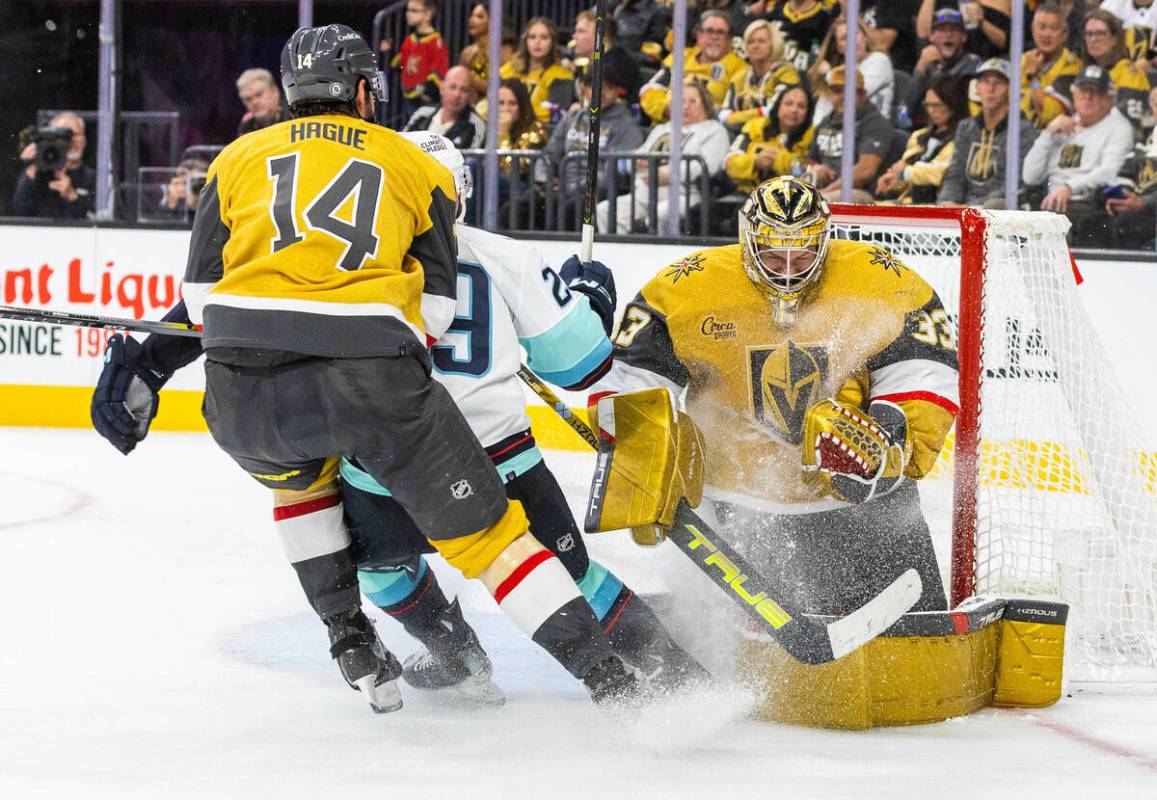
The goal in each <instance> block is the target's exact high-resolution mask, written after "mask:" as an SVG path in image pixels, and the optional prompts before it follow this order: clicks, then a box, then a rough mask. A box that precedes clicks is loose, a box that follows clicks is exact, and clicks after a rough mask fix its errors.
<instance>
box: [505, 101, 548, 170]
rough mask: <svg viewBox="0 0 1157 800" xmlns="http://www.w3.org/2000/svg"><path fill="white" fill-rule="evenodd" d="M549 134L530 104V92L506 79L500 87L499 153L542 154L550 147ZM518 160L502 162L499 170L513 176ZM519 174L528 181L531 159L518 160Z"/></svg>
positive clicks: (510, 157) (507, 158)
mask: <svg viewBox="0 0 1157 800" xmlns="http://www.w3.org/2000/svg"><path fill="white" fill-rule="evenodd" d="M546 141H547V136H546V130H545V129H544V128H543V127H542V123H540V122H539V121H538V117H537V116H536V115H535V113H534V108H533V106H531V104H530V92H529V91H528V90H527V88H526V84H525V83H523V82H522V81H521V80H519V79H518V78H506V79H504V80H503V81H502V83H500V84H499V86H498V149H499V151H503V150H541V149H542V148H543V147H545V146H546ZM514 161H515V159H514V157H513V156H503V157H502V158H500V159H499V160H498V165H499V169H501V171H502V173H503V174H505V175H509V174H510V173H511V172H512V170H513V168H514ZM518 162H519V163H518V173H519V174H520V175H521V176H523V177H524V178H525V177H526V176H527V175H529V174H530V166H531V165H530V163H529V160H528V159H518Z"/></svg>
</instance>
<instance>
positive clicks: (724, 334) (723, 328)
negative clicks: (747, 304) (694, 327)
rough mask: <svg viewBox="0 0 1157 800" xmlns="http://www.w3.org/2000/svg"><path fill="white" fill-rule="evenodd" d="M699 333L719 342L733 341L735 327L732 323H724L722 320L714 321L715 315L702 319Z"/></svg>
mask: <svg viewBox="0 0 1157 800" xmlns="http://www.w3.org/2000/svg"><path fill="white" fill-rule="evenodd" d="M699 332H700V333H702V334H703V335H704V336H708V337H710V338H712V339H714V340H715V341H717V342H719V341H723V340H725V339H734V338H735V335H736V327H735V323H734V322H724V321H723V320H719V319H716V318H715V315H714V314H712V315H710V316H707V317H704V318H703V323H702V324H701V325H700V326H699Z"/></svg>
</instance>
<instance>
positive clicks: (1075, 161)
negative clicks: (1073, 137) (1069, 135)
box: [1057, 144, 1085, 169]
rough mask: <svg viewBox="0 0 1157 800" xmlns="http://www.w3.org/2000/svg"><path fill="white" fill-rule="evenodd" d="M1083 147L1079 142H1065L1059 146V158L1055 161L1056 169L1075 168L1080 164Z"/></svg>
mask: <svg viewBox="0 0 1157 800" xmlns="http://www.w3.org/2000/svg"><path fill="white" fill-rule="evenodd" d="M1084 153H1085V148H1084V147H1083V146H1082V145H1079V144H1066V145H1065V146H1064V147H1062V148H1061V160H1060V161H1059V162H1057V168H1058V169H1076V168H1077V167H1079V166H1080V165H1081V159H1082V158H1083V156H1084Z"/></svg>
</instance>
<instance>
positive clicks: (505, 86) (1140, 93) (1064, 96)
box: [17, 0, 1157, 249]
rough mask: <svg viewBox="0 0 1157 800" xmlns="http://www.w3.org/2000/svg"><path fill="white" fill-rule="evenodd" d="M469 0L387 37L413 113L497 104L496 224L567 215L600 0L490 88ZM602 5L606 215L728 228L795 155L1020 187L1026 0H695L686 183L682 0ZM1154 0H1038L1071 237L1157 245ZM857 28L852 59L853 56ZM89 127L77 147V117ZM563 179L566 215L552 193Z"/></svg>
mask: <svg viewBox="0 0 1157 800" xmlns="http://www.w3.org/2000/svg"><path fill="white" fill-rule="evenodd" d="M462 2H463V3H465V4H468V7H469V9H470V11H469V15H468V17H467V18H466V33H467V36H466V39H465V40H466V41H467V44H466V45H465V46H464V47H462V48H460V51H459V52H451V50H450V48H449V47H448V46H447V43H446V39H444V38H443V36H442V34H441V33H440V32H439V16H438V14H439V10H440V9H442V8H444V7H445V4H444V3H443V2H442V1H441V0H408V2H407V3H406V5H405V9H404V14H405V23H406V26H407V29H408V34H407V35H406V36H405V37H404V38H403V39H402V40H401V41H391V40H389V39H383V40H382V41H381V42H380V44H379V47H380V51H381V54H382V62H383V64H384V65H386V66H387V68H388V69H390V70H393V71H394V73H395V75H396V78H397V84H398V85H399V86H400V87H401V97H398V98H396V99H395V102H396V103H398V104H401V105H400V108H401V109H402V110H403V111H404V114H403V115H402V116H401V117H400V118H399V127H405V128H406V129H411V130H412V129H427V130H432V131H436V132H438V133H441V134H443V135H445V136H447V137H448V138H450V139H451V140H452V141H453V142H454V143H455V144H456V145H457V146H458V147H459V148H461V149H463V150H466V151H474V152H475V153H477V152H478V151H480V150H481V149H482V148H483V147H484V146H485V141H486V119H487V111H488V108H487V106H488V104H489V102H495V103H497V119H498V125H499V130H498V132H497V140H498V143H499V148H500V155H501V158H500V161H499V165H500V166H499V168H500V171H501V173H502V175H501V177H500V197H499V201H500V203H501V205H502V211H501V213H500V214H499V224H500V226H505V227H519V226H525V227H531V228H536V229H551V228H560V229H573V228H574V227H577V224H578V214H577V209H578V204H579V203H578V201H579V200H581V196H582V192H583V191H584V187H585V168H584V167H583V166H582V159H583V158H585V153H586V149H587V135H588V126H589V115H588V114H587V113H586V105H587V104H588V103H589V97H590V92H591V86H590V72H591V69H590V66H591V57H592V54H593V51H594V43H595V15H594V12H593V10H584V11H581V12H580V13H578V15H577V16H576V17H575V18H572V19H552V18H549V17H546V16H542V17H534V18H531V19H530V20H529V21H528V22H526V24H525V25H523V26H522V28H521V30H517V31H516V30H513V29H510V28H505V29H504V30H503V35H502V37H501V38H502V42H503V44H502V48H501V51H500V53H499V54H498V58H497V62H498V64H499V77H500V83H499V89H498V96H497V97H495V98H488V97H487V96H486V94H487V88H488V78H489V72H488V70H489V68H490V65H491V61H490V57H489V53H488V48H489V30H490V14H489V9H488V6H487V4H486V3H485V2H478V3H474V2H472V0H462ZM607 5H608V11H609V15H608V19H607V20H606V21H605V48H604V56H603V68H602V79H603V84H602V96H603V105H602V112H601V141H600V147H601V149H602V151H603V152H604V153H613V154H615V157H614V158H611V159H608V160H607V162H606V164H605V166H606V168H605V169H603V170H602V175H601V177H600V180H601V181H602V183H601V184H600V189H599V200H600V202H599V205H598V210H597V222H598V226H599V229H600V230H601V231H603V232H649V233H658V232H662V231H665V230H666V219H667V217H668V215H669V213H671V209H672V208H673V207H674V205H675V204H676V203H678V204H679V206H680V207H681V211H680V216H681V219H683V221H684V225H685V227H684V230H685V231H687V232H690V233H696V234H718V235H730V234H731V233H732V232H733V231H732V230H731V229H729V227H728V226H729V225H733V224H734V220H733V217H734V214H733V213H732V212H733V210H734V208H735V204H736V203H737V199H738V198H741V197H742V194H743V193H744V192H747V191H749V190H750V189H751V188H753V186H754V185H756V184H757V183H758V182H760V181H762V180H765V179H767V178H769V177H772V176H775V175H782V174H794V175H802V176H806V177H807V178H809V179H810V180H812V181H813V182H815V183H816V185H817V186H819V187H820V188H821V190H822V191H823V193H824V194H825V195H826V196H827V197H829V198H831V199H838V198H839V197H840V195H841V193H842V192H843V191H844V190H845V186H846V184H850V186H851V192H852V197H853V199H854V200H855V201H856V202H860V203H899V204H940V205H971V206H982V207H987V208H1003V207H1005V203H1006V198H1005V174H1004V171H1005V163H1006V161H1005V158H1006V145H1007V131H1008V118H1009V114H1010V108H1009V103H1010V80H1011V79H1012V77H1013V76H1014V75H1017V74H1018V73H1017V71H1016V70H1013V69H1012V68H1011V67H1010V64H1009V62H1008V60H1007V59H1008V53H1009V51H1010V36H1011V19H1010V14H1011V4H1010V0H861V3H860V17H859V19H857V20H849V19H847V17H846V15H845V9H844V6H843V4H842V3H841V2H840V0H757V2H754V3H748V2H744V1H743V0H689V2H688V11H689V15H688V20H689V23H688V40H687V42H686V49H685V57H684V63H683V70H682V72H683V75H684V79H685V84H686V85H685V86H684V87H682V88H683V90H682V92H681V95H682V103H681V108H680V109H679V111H678V113H679V114H680V117H681V130H682V147H681V150H682V153H683V156H684V158H685V159H687V160H686V161H685V163H684V168H683V171H682V172H681V179H680V183H681V185H682V187H683V191H682V192H681V194H680V198H679V199H678V200H675V199H673V198H669V197H668V196H667V188H668V186H669V183H670V179H671V175H670V173H669V165H668V164H667V163H666V160H665V156H664V154H666V153H667V152H668V150H669V148H670V137H671V114H672V108H671V96H672V94H673V92H672V86H671V82H672V76H673V73H674V70H673V65H672V50H673V46H674V42H673V28H672V9H671V7H670V5H669V4H666V3H664V2H662V1H661V0H618V1H617V2H616V0H608V4H607ZM1155 7H1157V0H1104V2H1095V1H1094V0H1027V3H1026V26H1025V41H1024V43H1023V53H1024V55H1023V57H1022V59H1021V63H1020V70H1019V76H1020V81H1021V87H1020V88H1021V98H1022V99H1021V104H1020V108H1019V109H1016V110H1015V112H1013V113H1017V114H1019V115H1020V134H1019V156H1020V159H1021V166H1020V172H1019V174H1020V176H1021V186H1022V190H1021V194H1020V196H1019V197H1018V198H1017V206H1018V207H1020V208H1030V209H1043V210H1049V211H1055V212H1057V213H1062V214H1066V215H1068V217H1069V218H1070V219H1071V220H1072V223H1073V227H1072V239H1073V244H1074V245H1077V246H1084V247H1113V248H1130V249H1154V239H1155V238H1157V135H1155V134H1154V118H1155V114H1157V92H1154V91H1151V86H1153V87H1157V60H1155V59H1157V41H1155V36H1154V31H1155V29H1157V10H1155ZM850 26H851V27H854V29H855V31H856V33H857V35H856V36H855V37H854V39H855V45H856V51H857V52H856V65H857V66H856V69H855V71H854V74H848V69H847V68H846V66H845V58H846V51H847V43H848V41H849V38H852V37H849V35H848V29H849V27H850ZM848 82H854V87H855V98H856V101H855V102H856V107H855V110H854V115H855V135H854V141H853V142H852V143H851V147H852V148H853V161H852V163H853V168H852V174H851V175H844V174H841V172H842V162H843V158H842V156H843V148H844V137H843V110H844V109H843V105H844V97H845V93H844V87H845V85H846V84H847V83H848ZM237 89H238V95H239V97H240V98H241V100H242V101H243V103H244V105H245V109H246V111H245V115H244V117H243V119H242V120H241V122H240V125H239V127H238V134H239V135H240V134H243V133H245V132H247V131H249V130H253V129H255V128H258V127H262V126H264V125H267V124H272V123H274V122H277V121H280V120H281V119H284V118H285V114H286V112H285V107H284V103H283V102H282V100H281V98H280V94H279V93H278V89H277V82H276V80H275V79H274V77H273V75H271V74H270V73H269V72H268V71H266V70H263V69H253V70H247V71H246V72H245V73H243V74H242V75H241V77H240V78H239V79H238V81H237ZM65 123H66V124H68V125H72V126H73V127H76V121H75V120H66V121H65ZM78 135H79V137H80V146H81V147H82V148H83V140H84V136H83V122H82V123H81V128H80V131H79V134H78ZM34 150H35V145H32V149H31V150H28V149H26V150H25V152H24V153H23V154H22V158H23V159H24V165H25V168H26V174H25V175H22V176H21V182H20V186H19V187H18V189H17V191H18V194H20V197H21V198H22V203H23V205H21V206H20V208H22V209H25V210H27V209H29V208H30V207H34V206H35V203H33V202H32V200H30V198H32V197H33V195H34V194H35V193H39V195H40V196H42V197H43V198H46V202H47V203H48V206H46V208H48V207H49V206H51V209H50V210H49V211H46V212H45V215H46V216H68V215H72V216H76V215H78V214H77V213H73V212H76V211H77V209H81V211H80V212H79V214H80V215H83V204H82V205H77V204H78V203H81V201H82V198H84V197H86V196H87V191H85V187H78V186H77V185H76V184H77V183H78V182H81V181H83V180H85V176H84V175H83V174H82V173H78V172H72V171H70V170H68V169H64V170H61V171H60V172H59V173H53V174H50V175H46V174H43V170H42V169H41V168H40V167H37V166H36V165H35V164H34V163H33V161H34V159H33V151H34ZM475 160H476V161H477V162H478V163H479V164H480V163H481V159H479V158H477V157H475ZM79 163H80V162H79V159H77V160H76V161H75V163H74V164H73V167H74V168H75V167H76V166H78V165H79ZM203 169H204V161H203V160H201V159H184V160H183V161H182V163H181V165H180V166H179V167H178V168H177V170H176V171H175V172H174V176H173V181H172V183H171V184H170V185H168V186H166V187H163V188H162V190H161V191H160V192H159V193H158V201H157V203H158V205H159V206H160V207H161V211H162V212H163V210H164V209H165V208H168V209H169V210H174V209H176V210H180V211H181V212H182V213H184V214H185V215H186V216H188V215H191V214H192V213H194V212H195V191H191V187H192V186H193V183H194V182H195V180H196V179H197V176H198V175H203ZM608 172H613V173H615V174H614V175H608V174H607V173H608ZM30 186H31V187H32V188H30ZM78 189H79V190H80V191H78ZM34 190H35V192H34ZM551 198H553V199H554V200H555V202H556V205H555V208H556V210H558V209H562V210H567V209H568V208H569V214H568V213H554V212H551V213H547V212H546V209H547V208H548V207H549V205H550V202H549V201H550V199H551ZM30 203H32V206H30ZM568 204H569V206H568ZM704 204H709V205H710V207H711V208H712V209H715V210H713V211H712V213H711V214H710V215H709V217H710V223H709V225H707V226H706V227H704V226H703V225H700V224H697V222H696V221H697V220H699V219H706V218H707V216H708V215H702V216H700V215H698V214H697V213H696V209H701V208H702V207H703V206H704ZM88 206H89V207H90V206H91V201H89V203H88ZM720 208H726V209H728V211H727V213H719V211H718V209H720ZM65 212H67V213H65ZM508 212H510V213H508ZM162 216H163V214H162ZM514 220H518V221H519V222H517V223H515V224H513V225H512V224H511V223H512V221H514Z"/></svg>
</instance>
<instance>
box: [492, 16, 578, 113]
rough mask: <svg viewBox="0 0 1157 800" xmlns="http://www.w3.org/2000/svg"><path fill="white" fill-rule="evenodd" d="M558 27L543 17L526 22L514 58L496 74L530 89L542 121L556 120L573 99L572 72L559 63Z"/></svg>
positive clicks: (532, 100) (534, 106) (536, 111)
mask: <svg viewBox="0 0 1157 800" xmlns="http://www.w3.org/2000/svg"><path fill="white" fill-rule="evenodd" d="M560 59H561V49H560V48H559V43H558V28H556V27H555V26H554V23H553V22H552V21H550V20H549V19H547V18H546V17H535V18H534V19H532V20H531V21H530V22H528V23H526V28H525V30H523V32H522V38H521V39H520V40H519V42H518V50H517V52H515V54H514V58H512V59H510V61H508V62H507V63H505V64H503V65H502V68H501V69H500V70H499V71H498V74H499V75H501V76H502V77H503V78H518V79H519V80H520V81H522V82H523V83H524V84H526V89H527V91H528V92H530V104H531V106H532V107H533V108H534V115H535V117H536V118H537V119H538V121H539V122H540V123H542V124H543V125H551V124H553V123H554V122H557V121H558V118H559V117H560V116H561V114H562V113H563V112H564V111H567V110H568V109H569V108H570V106H571V103H573V102H574V100H575V90H574V73H573V72H571V71H570V70H569V69H567V68H566V67H564V66H562V64H560V63H559V61H560Z"/></svg>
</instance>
